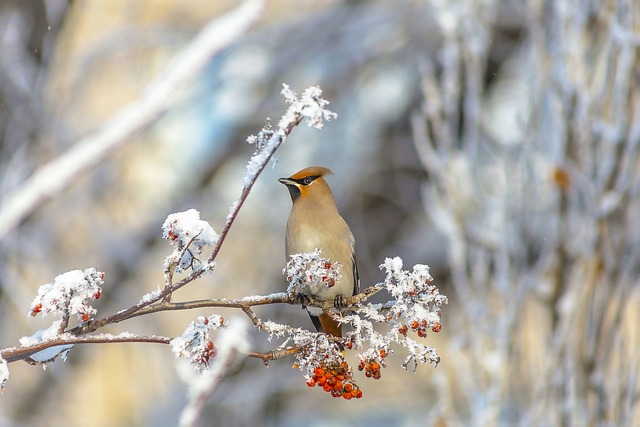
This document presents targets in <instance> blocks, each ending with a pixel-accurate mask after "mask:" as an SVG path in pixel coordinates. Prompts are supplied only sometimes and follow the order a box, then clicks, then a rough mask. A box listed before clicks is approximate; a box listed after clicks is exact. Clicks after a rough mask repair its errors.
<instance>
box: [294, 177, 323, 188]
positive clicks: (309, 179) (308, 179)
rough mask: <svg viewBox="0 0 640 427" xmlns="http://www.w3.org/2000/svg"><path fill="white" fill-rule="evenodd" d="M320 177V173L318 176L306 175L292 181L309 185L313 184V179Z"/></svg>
mask: <svg viewBox="0 0 640 427" xmlns="http://www.w3.org/2000/svg"><path fill="white" fill-rule="evenodd" d="M318 178H320V176H319V175H318V176H305V177H304V178H300V179H292V180H291V181H295V182H297V183H298V184H300V185H302V186H303V187H304V186H307V185H311V183H312V182H313V181H315V180H316V179H318Z"/></svg>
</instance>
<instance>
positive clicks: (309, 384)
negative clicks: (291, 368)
mask: <svg viewBox="0 0 640 427" xmlns="http://www.w3.org/2000/svg"><path fill="white" fill-rule="evenodd" d="M307 385H308V386H309V387H313V386H315V385H316V380H314V379H313V378H309V379H308V380H307Z"/></svg>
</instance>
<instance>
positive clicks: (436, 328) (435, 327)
mask: <svg viewBox="0 0 640 427" xmlns="http://www.w3.org/2000/svg"><path fill="white" fill-rule="evenodd" d="M440 329H442V325H441V324H440V322H435V323H434V324H433V327H431V330H432V331H433V332H440Z"/></svg>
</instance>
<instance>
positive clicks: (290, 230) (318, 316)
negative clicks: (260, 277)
mask: <svg viewBox="0 0 640 427" xmlns="http://www.w3.org/2000/svg"><path fill="white" fill-rule="evenodd" d="M331 173H332V172H331V171H330V170H329V169H327V168H324V167H322V166H311V167H308V168H305V169H302V170H301V171H299V172H296V173H295V174H293V175H291V177H289V178H280V179H279V180H278V181H280V182H281V183H282V184H284V185H286V186H287V189H288V190H289V194H290V195H291V200H292V201H293V206H292V208H291V214H290V215H289V220H288V221H287V231H286V235H285V252H286V257H287V261H288V260H289V258H290V256H291V255H294V254H297V253H301V252H312V251H314V250H315V249H316V248H318V249H320V250H321V251H322V254H321V256H322V257H323V258H329V259H330V260H331V262H339V263H341V264H342V268H341V270H340V278H339V279H338V280H337V281H336V283H335V285H334V286H332V287H328V286H319V287H317V288H313V289H307V290H306V291H307V292H308V295H310V296H313V297H314V298H317V299H320V300H325V301H329V300H335V299H336V298H339V297H343V298H344V297H349V296H351V295H355V294H356V293H358V292H359V287H360V280H359V277H358V267H357V264H356V257H355V251H354V246H355V239H354V238H353V234H352V233H351V230H350V229H349V226H348V225H347V223H346V222H345V220H344V219H342V217H341V216H340V213H339V212H338V208H337V207H336V202H335V200H334V199H333V194H332V193H331V189H330V188H329V186H328V185H327V182H326V181H325V180H324V178H323V177H324V176H326V175H330V174H331ZM307 311H308V312H309V316H311V320H312V321H313V324H314V325H315V327H316V329H317V330H318V331H323V332H325V333H326V334H329V335H333V336H338V337H339V336H341V332H342V327H341V325H340V324H339V323H338V322H336V321H335V320H333V319H332V318H331V317H330V316H328V315H326V314H324V313H323V312H322V310H321V309H318V308H315V307H307Z"/></svg>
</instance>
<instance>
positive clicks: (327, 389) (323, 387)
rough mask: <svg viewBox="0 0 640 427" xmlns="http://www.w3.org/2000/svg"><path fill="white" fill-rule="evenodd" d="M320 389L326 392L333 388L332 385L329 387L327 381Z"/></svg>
mask: <svg viewBox="0 0 640 427" xmlns="http://www.w3.org/2000/svg"><path fill="white" fill-rule="evenodd" d="M322 389H323V390H324V391H326V392H327V393H328V392H330V391H331V390H333V387H331V386H330V385H329V383H326V384H325V385H323V386H322Z"/></svg>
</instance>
